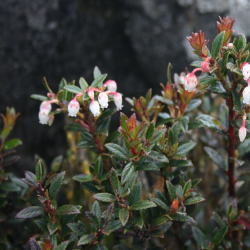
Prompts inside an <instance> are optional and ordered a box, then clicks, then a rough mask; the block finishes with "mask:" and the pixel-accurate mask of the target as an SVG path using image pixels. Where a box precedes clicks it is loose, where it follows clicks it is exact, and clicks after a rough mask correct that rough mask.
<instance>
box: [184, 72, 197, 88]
mask: <svg viewBox="0 0 250 250" xmlns="http://www.w3.org/2000/svg"><path fill="white" fill-rule="evenodd" d="M197 84H198V80H197V77H196V76H195V74H194V73H193V72H192V73H189V74H187V75H186V76H185V79H184V88H185V90H186V91H188V92H193V90H194V89H195V87H196V86H197Z"/></svg>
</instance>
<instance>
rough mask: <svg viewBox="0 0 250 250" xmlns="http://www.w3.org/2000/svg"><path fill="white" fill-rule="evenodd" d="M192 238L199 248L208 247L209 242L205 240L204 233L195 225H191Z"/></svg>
mask: <svg viewBox="0 0 250 250" xmlns="http://www.w3.org/2000/svg"><path fill="white" fill-rule="evenodd" d="M192 232H193V236H194V239H195V241H196V243H197V245H198V246H199V247H201V249H210V248H209V242H208V241H207V240H206V238H205V235H204V234H203V233H202V232H201V230H200V229H198V228H197V227H192Z"/></svg>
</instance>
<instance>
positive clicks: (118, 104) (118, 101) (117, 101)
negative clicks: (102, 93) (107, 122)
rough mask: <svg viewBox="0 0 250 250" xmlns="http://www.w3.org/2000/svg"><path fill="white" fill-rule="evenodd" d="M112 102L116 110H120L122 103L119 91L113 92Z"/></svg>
mask: <svg viewBox="0 0 250 250" xmlns="http://www.w3.org/2000/svg"><path fill="white" fill-rule="evenodd" d="M114 102H115V105H116V108H117V110H121V109H122V107H123V105H122V95H121V94H120V93H115V95H114Z"/></svg>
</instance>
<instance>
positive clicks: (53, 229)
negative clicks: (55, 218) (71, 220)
mask: <svg viewBox="0 0 250 250" xmlns="http://www.w3.org/2000/svg"><path fill="white" fill-rule="evenodd" d="M59 227H60V224H59V223H53V222H49V223H48V230H49V233H50V235H52V234H53V233H54V232H56V231H57V229H58V228H59Z"/></svg>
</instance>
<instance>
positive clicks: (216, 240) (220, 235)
mask: <svg viewBox="0 0 250 250" xmlns="http://www.w3.org/2000/svg"><path fill="white" fill-rule="evenodd" d="M227 230H228V227H227V226H225V227H222V228H220V229H219V230H217V231H216V233H215V235H214V237H213V240H212V242H213V244H214V246H215V247H216V246H218V245H219V244H220V243H221V241H222V240H223V239H224V237H225V236H226V233H227Z"/></svg>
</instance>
